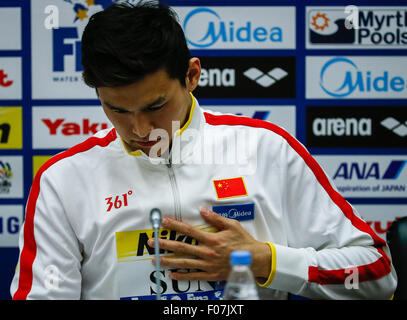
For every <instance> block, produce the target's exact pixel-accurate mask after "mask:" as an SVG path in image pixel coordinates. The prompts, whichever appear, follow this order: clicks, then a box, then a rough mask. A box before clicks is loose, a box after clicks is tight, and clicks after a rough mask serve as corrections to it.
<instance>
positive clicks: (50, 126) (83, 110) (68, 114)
mask: <svg viewBox="0 0 407 320" xmlns="http://www.w3.org/2000/svg"><path fill="white" fill-rule="evenodd" d="M32 117H33V118H32V121H33V126H32V127H33V148H34V149H66V148H70V147H72V146H74V145H76V144H78V143H80V142H82V141H84V140H86V139H87V138H89V137H91V136H92V135H94V134H95V133H96V132H97V131H99V130H102V129H106V128H108V127H111V123H110V121H109V120H108V119H107V117H106V115H105V113H104V112H103V109H102V107H82V106H79V107H77V106H76V107H33V115H32Z"/></svg>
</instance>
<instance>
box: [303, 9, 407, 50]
mask: <svg viewBox="0 0 407 320" xmlns="http://www.w3.org/2000/svg"><path fill="white" fill-rule="evenodd" d="M305 19H306V26H305V29H306V30H307V48H308V49H315V48H320V49H344V48H349V49H406V45H407V8H406V7H386V6H382V7H364V6H349V7H345V6H343V7H314V6H313V7H307V8H306V17H305Z"/></svg>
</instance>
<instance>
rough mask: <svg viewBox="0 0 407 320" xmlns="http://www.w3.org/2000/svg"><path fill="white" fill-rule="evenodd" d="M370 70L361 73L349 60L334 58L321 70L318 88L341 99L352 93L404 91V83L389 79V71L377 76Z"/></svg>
mask: <svg viewBox="0 0 407 320" xmlns="http://www.w3.org/2000/svg"><path fill="white" fill-rule="evenodd" d="M374 74H377V72H372V71H371V70H366V71H361V70H359V68H358V66H357V65H356V64H355V63H354V62H353V61H352V60H350V59H348V58H345V57H335V58H332V59H330V60H329V61H328V62H326V63H325V64H324V65H323V67H322V68H321V73H320V82H319V84H320V86H321V88H322V90H323V91H324V92H325V93H327V94H328V95H330V96H332V97H335V98H343V97H347V96H349V95H351V94H352V93H353V92H355V91H358V92H366V93H369V92H389V91H390V92H392V91H393V92H400V91H403V90H405V88H406V81H405V80H404V79H403V78H402V77H400V76H394V77H390V75H389V71H383V72H382V73H381V74H379V75H376V76H375V75H374Z"/></svg>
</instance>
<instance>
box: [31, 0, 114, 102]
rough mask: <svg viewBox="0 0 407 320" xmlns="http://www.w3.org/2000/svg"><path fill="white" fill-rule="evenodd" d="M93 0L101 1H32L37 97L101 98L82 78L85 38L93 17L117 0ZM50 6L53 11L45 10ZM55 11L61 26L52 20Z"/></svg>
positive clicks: (33, 51)
mask: <svg viewBox="0 0 407 320" xmlns="http://www.w3.org/2000/svg"><path fill="white" fill-rule="evenodd" d="M88 3H89V5H88ZM91 3H97V1H95V2H93V1H85V0H81V1H66V0H53V1H50V0H31V36H32V43H31V44H32V89H33V90H32V92H33V98H34V99H95V98H97V96H96V92H95V90H94V89H91V88H89V87H87V86H86V85H85V84H84V82H83V80H82V75H81V73H82V64H81V37H82V33H83V30H84V28H85V26H86V24H87V23H88V21H89V17H90V16H92V15H93V14H94V13H96V12H98V11H101V10H102V9H103V8H105V7H107V6H108V5H109V4H111V3H113V1H103V6H102V5H99V4H91ZM50 5H53V6H54V8H51V7H49V6H50ZM47 7H48V8H50V9H49V11H48V12H49V13H44V10H45V9H46V8H47ZM51 9H54V10H51ZM51 14H56V15H57V17H58V19H57V20H58V27H53V24H52V23H50V22H51V19H49V17H50V15H51ZM47 18H48V19H49V20H47ZM55 21H56V20H55V19H54V22H55ZM46 22H48V24H47V23H46Z"/></svg>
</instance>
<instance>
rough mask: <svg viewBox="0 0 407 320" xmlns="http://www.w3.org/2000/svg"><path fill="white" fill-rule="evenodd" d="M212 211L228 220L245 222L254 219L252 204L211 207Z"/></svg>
mask: <svg viewBox="0 0 407 320" xmlns="http://www.w3.org/2000/svg"><path fill="white" fill-rule="evenodd" d="M212 211H213V212H216V213H217V214H220V215H221V216H222V217H225V218H228V219H235V220H238V221H246V220H253V219H254V203H242V204H228V205H221V206H213V207H212Z"/></svg>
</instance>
